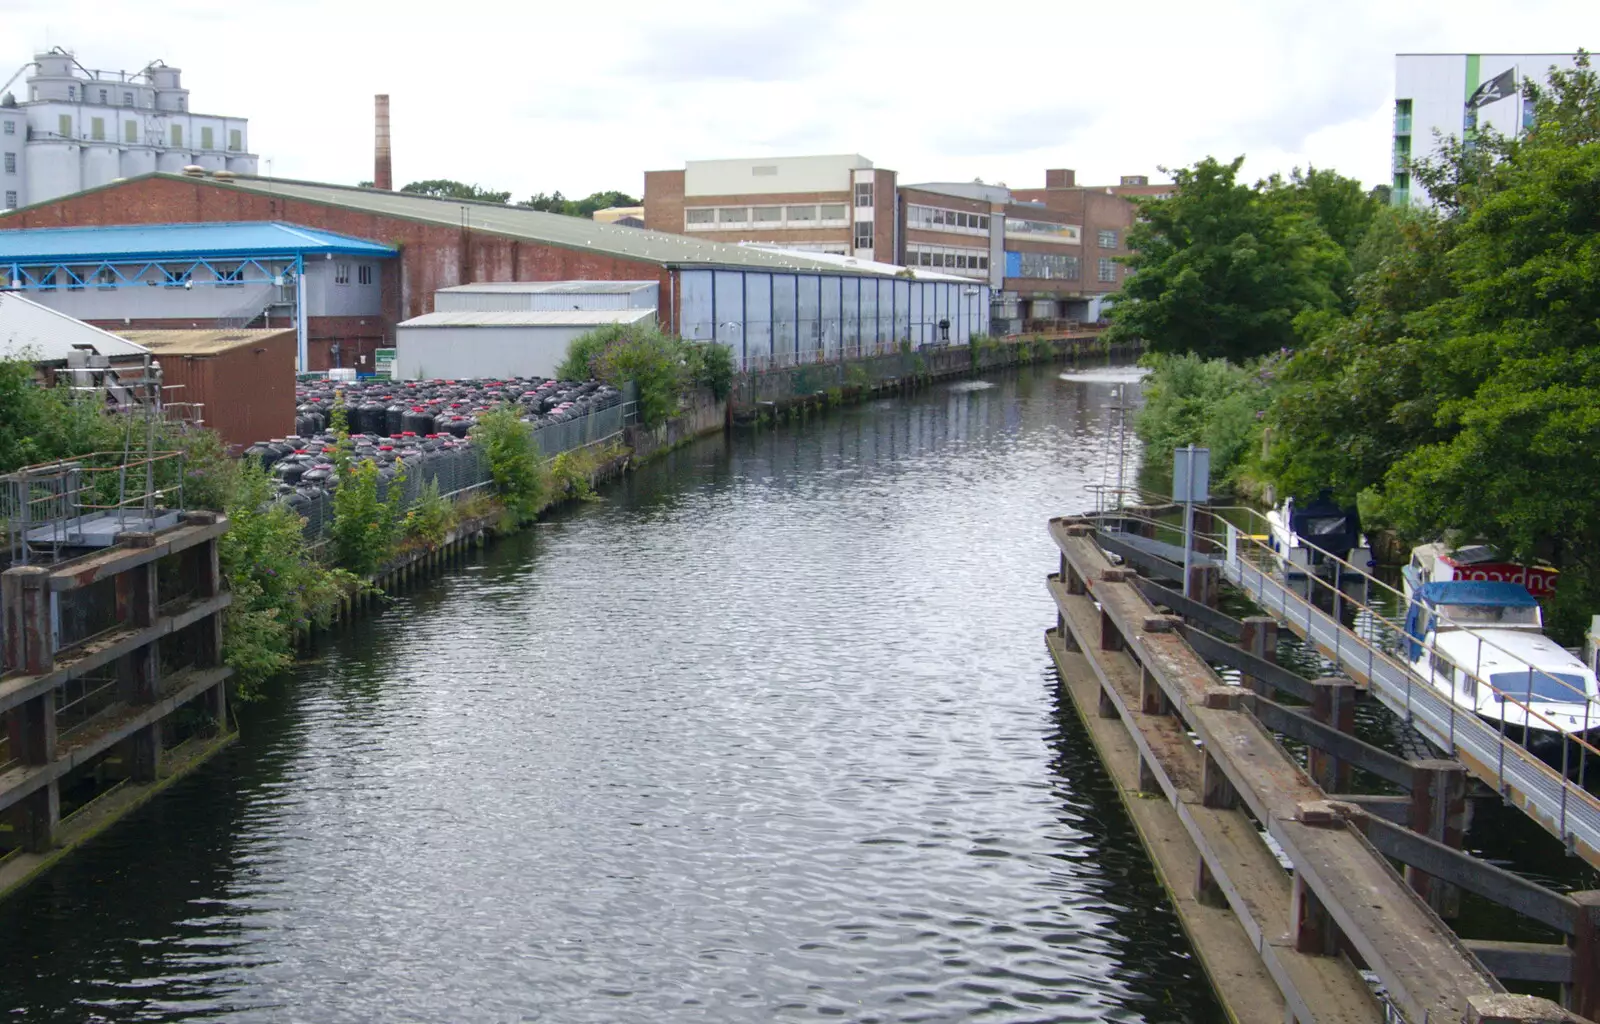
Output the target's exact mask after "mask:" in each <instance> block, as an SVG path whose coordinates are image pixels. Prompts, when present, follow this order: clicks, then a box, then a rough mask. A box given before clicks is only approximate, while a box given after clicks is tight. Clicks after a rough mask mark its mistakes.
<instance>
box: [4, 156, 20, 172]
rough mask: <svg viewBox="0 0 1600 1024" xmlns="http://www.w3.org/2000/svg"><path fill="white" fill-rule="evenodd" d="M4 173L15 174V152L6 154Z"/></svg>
mask: <svg viewBox="0 0 1600 1024" xmlns="http://www.w3.org/2000/svg"><path fill="white" fill-rule="evenodd" d="M6 173H7V174H15V173H17V154H15V153H7V154H6Z"/></svg>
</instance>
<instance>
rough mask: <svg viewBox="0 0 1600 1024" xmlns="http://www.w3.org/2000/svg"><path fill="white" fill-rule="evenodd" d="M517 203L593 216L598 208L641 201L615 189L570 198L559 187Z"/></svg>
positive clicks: (572, 215) (580, 215) (608, 207)
mask: <svg viewBox="0 0 1600 1024" xmlns="http://www.w3.org/2000/svg"><path fill="white" fill-rule="evenodd" d="M517 205H518V206H525V207H528V208H529V209H532V210H542V211H543V212H545V213H559V214H564V215H565V216H568V217H593V216H594V213H595V211H596V210H606V209H610V208H611V207H613V206H638V205H640V203H639V200H637V199H635V198H634V197H633V196H630V195H628V194H627V193H626V192H618V191H616V190H615V189H612V190H610V191H607V192H594V193H591V194H590V195H589V196H588V197H587V198H584V199H568V198H567V197H566V196H564V195H562V194H561V192H560V190H559V189H558V190H557V191H555V192H552V193H550V194H549V195H546V194H544V193H543V192H535V193H534V194H533V195H532V196H529V197H528V198H527V199H524V200H522V201H521V202H519V203H517Z"/></svg>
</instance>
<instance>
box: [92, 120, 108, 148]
mask: <svg viewBox="0 0 1600 1024" xmlns="http://www.w3.org/2000/svg"><path fill="white" fill-rule="evenodd" d="M89 138H91V139H93V140H94V141H96V142H104V141H105V140H106V119H105V118H103V117H91V118H89Z"/></svg>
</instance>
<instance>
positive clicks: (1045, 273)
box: [1017, 252, 1080, 281]
mask: <svg viewBox="0 0 1600 1024" xmlns="http://www.w3.org/2000/svg"><path fill="white" fill-rule="evenodd" d="M1017 256H1018V263H1019V267H1018V270H1017V276H1018V277H1021V278H1026V279H1028V280H1035V281H1040V280H1043V281H1056V280H1060V281H1076V280H1078V277H1079V273H1080V272H1079V267H1078V257H1076V256H1061V255H1057V254H1055V253H1049V252H1023V253H1018V254H1017Z"/></svg>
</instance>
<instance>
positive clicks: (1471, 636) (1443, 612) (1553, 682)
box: [1406, 580, 1600, 760]
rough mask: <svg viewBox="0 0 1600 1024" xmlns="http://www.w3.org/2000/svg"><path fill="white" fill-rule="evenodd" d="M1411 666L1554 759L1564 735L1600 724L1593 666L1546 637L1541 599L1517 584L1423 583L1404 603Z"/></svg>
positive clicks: (1473, 710)
mask: <svg viewBox="0 0 1600 1024" xmlns="http://www.w3.org/2000/svg"><path fill="white" fill-rule="evenodd" d="M1406 636H1407V640H1408V650H1407V658H1408V659H1409V661H1410V664H1411V668H1412V671H1413V672H1415V673H1416V674H1417V675H1418V676H1419V677H1421V678H1422V679H1424V680H1427V681H1428V682H1429V683H1430V684H1431V685H1432V686H1433V688H1434V689H1435V690H1437V691H1438V692H1439V693H1441V694H1443V695H1445V696H1446V697H1448V698H1449V699H1450V700H1451V701H1452V702H1453V703H1454V704H1455V705H1456V706H1457V707H1459V708H1461V709H1462V710H1464V711H1469V712H1471V713H1473V714H1475V715H1477V716H1479V717H1480V718H1483V719H1485V720H1487V721H1488V722H1490V723H1492V724H1494V725H1495V726H1496V727H1499V726H1500V724H1501V723H1502V722H1504V723H1505V728H1506V730H1507V733H1508V735H1510V736H1512V738H1514V739H1518V740H1520V741H1521V742H1522V743H1523V744H1524V745H1525V746H1527V747H1528V749H1530V750H1532V751H1534V752H1535V753H1537V754H1539V755H1541V756H1543V757H1545V758H1546V760H1552V758H1551V755H1552V754H1555V755H1559V754H1560V752H1561V746H1562V743H1561V741H1562V738H1563V737H1582V738H1585V739H1588V738H1589V737H1590V735H1591V734H1592V733H1594V732H1595V731H1596V730H1600V702H1597V697H1600V686H1597V683H1596V677H1595V673H1594V670H1593V668H1592V667H1591V666H1588V665H1585V664H1584V663H1583V662H1582V661H1581V660H1579V659H1578V658H1577V657H1576V656H1574V655H1573V654H1572V653H1571V652H1569V651H1567V650H1566V649H1565V648H1563V647H1561V646H1560V645H1559V644H1557V643H1556V642H1555V641H1554V640H1551V639H1550V638H1549V637H1547V636H1545V635H1544V621H1543V617H1542V615H1541V614H1540V610H1539V602H1538V601H1537V600H1535V598H1534V597H1533V595H1532V594H1530V593H1528V591H1527V588H1525V587H1522V586H1519V585H1518V584H1515V583H1503V582H1495V581H1479V580H1448V581H1442V582H1426V583H1423V584H1421V585H1420V586H1418V587H1417V588H1416V590H1415V593H1414V595H1413V599H1412V600H1411V602H1410V603H1409V605H1408V607H1407V613H1406Z"/></svg>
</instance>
